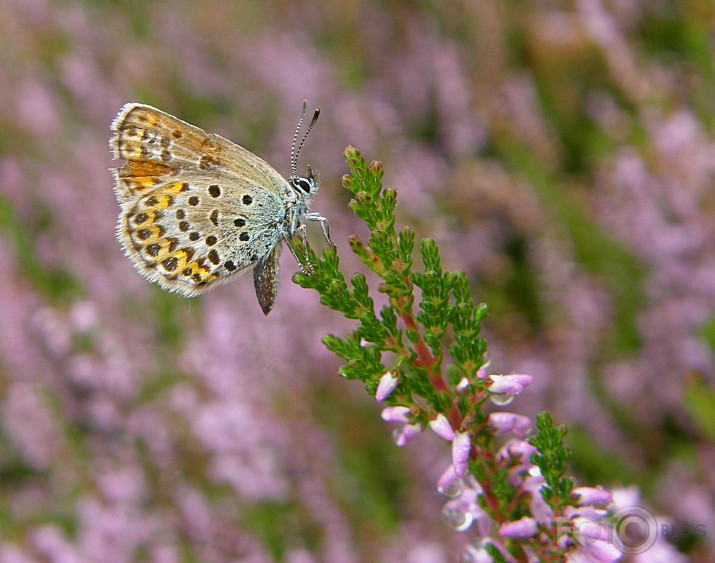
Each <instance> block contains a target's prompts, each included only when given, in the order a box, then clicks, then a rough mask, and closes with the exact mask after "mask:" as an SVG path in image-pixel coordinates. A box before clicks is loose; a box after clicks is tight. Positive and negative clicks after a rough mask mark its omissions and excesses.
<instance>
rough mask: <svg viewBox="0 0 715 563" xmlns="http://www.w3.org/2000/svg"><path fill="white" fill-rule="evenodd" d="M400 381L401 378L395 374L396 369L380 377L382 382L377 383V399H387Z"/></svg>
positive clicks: (378, 400)
mask: <svg viewBox="0 0 715 563" xmlns="http://www.w3.org/2000/svg"><path fill="white" fill-rule="evenodd" d="M399 382H400V380H399V378H398V377H397V376H396V375H395V372H394V371H388V372H387V373H386V374H384V375H383V376H382V377H381V378H380V383H378V384H377V392H376V393H375V400H376V401H377V402H378V403H379V402H380V401H384V400H385V399H387V398H388V397H389V396H390V394H391V393H392V392H393V391H394V390H395V387H397V384H398V383H399Z"/></svg>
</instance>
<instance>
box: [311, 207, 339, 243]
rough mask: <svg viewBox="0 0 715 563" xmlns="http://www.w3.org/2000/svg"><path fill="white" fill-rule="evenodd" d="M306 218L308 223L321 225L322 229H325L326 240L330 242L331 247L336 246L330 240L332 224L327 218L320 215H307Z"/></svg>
mask: <svg viewBox="0 0 715 563" xmlns="http://www.w3.org/2000/svg"><path fill="white" fill-rule="evenodd" d="M304 217H305V219H306V220H308V221H315V222H317V223H320V228H321V229H323V236H324V237H325V240H327V241H328V244H330V246H335V244H333V241H332V240H331V238H330V224H329V223H328V220H327V219H326V218H325V217H323V216H322V215H321V214H320V213H306V214H305V215H304Z"/></svg>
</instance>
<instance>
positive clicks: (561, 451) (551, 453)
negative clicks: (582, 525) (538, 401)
mask: <svg viewBox="0 0 715 563" xmlns="http://www.w3.org/2000/svg"><path fill="white" fill-rule="evenodd" d="M536 428H537V433H536V434H535V435H534V436H532V437H531V438H529V443H530V444H531V445H532V446H534V447H535V448H536V449H537V450H538V453H537V454H534V455H533V456H531V462H532V463H533V464H534V465H536V466H537V467H538V468H539V469H540V470H541V475H542V476H543V477H544V481H546V485H545V486H543V487H542V488H541V489H540V493H541V497H542V498H543V499H544V502H546V504H548V505H549V506H551V507H552V508H554V509H556V511H557V512H558V511H559V510H560V509H561V508H562V507H563V506H564V505H566V504H569V502H570V501H569V500H568V499H569V498H570V496H571V491H572V490H573V486H574V485H573V481H572V480H571V479H570V478H568V477H565V475H566V470H567V468H568V461H569V459H570V458H571V452H570V451H569V450H568V449H567V448H566V446H564V437H565V436H566V432H567V431H566V429H565V428H564V427H563V426H557V427H555V426H554V422H553V421H552V420H551V417H550V416H549V413H547V412H540V413H539V414H538V415H537V416H536Z"/></svg>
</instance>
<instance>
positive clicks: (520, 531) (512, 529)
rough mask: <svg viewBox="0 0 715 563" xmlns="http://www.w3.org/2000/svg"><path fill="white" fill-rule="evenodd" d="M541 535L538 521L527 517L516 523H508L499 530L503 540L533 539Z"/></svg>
mask: <svg viewBox="0 0 715 563" xmlns="http://www.w3.org/2000/svg"><path fill="white" fill-rule="evenodd" d="M537 533H539V527H538V525H537V524H536V520H534V519H533V518H529V517H528V516H525V517H524V518H521V519H520V520H517V521H515V522H507V523H506V524H502V526H501V528H499V535H500V536H502V537H503V538H512V539H525V538H533V537H534V536H535V535H536V534H537Z"/></svg>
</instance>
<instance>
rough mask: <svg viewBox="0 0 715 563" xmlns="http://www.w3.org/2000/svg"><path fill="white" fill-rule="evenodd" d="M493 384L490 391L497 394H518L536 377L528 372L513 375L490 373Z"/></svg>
mask: <svg viewBox="0 0 715 563" xmlns="http://www.w3.org/2000/svg"><path fill="white" fill-rule="evenodd" d="M489 379H491V381H492V384H491V385H490V386H489V392H490V393H494V394H495V395H518V394H519V393H521V392H522V391H523V390H524V389H525V388H526V387H527V386H528V385H529V384H530V383H531V382H532V381H534V378H533V377H532V376H530V375H526V374H518V373H515V374H512V375H490V376H489Z"/></svg>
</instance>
